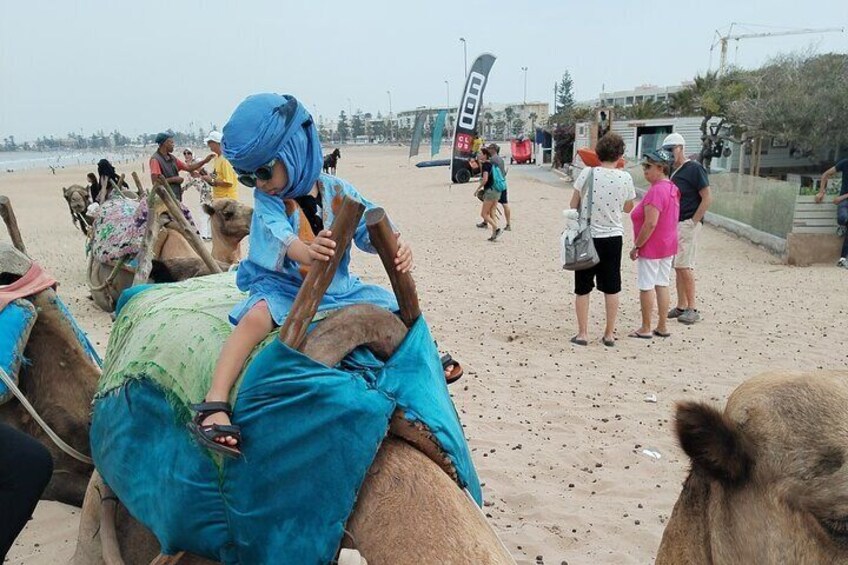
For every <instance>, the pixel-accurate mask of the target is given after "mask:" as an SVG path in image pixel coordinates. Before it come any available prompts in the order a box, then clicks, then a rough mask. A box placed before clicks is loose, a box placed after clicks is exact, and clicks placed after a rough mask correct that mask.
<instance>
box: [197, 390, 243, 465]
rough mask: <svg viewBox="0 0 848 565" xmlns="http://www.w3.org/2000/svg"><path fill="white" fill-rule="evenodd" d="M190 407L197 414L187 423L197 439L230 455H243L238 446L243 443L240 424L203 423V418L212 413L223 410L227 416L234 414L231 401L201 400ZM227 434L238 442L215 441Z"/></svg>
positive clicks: (207, 446) (219, 451)
mask: <svg viewBox="0 0 848 565" xmlns="http://www.w3.org/2000/svg"><path fill="white" fill-rule="evenodd" d="M189 408H191V409H192V410H194V411H195V412H196V414H195V416H194V418H192V420H191V422H189V423H188V424H187V426H188V429H189V431H190V432H191V434H192V435H193V436H194V437H195V438H196V439H197V441H198V442H200V444H201V445H203V447H206V448H208V449H211V450H212V451H216V452H218V453H221V454H223V455H226V456H228V457H233V458H238V457H240V456H241V450H240V449H239V448H238V446H240V445H241V428H240V427H239V426H235V425H229V426H225V425H221V424H209V425H206V426H204V425H203V424H202V422H203V420H205V419H206V418H208V417H209V416H211V415H212V414H217V413H218V412H223V413H225V414H226V415H227V416H232V415H233V409H232V407H231V406H230V403H229V402H201V403H199V404H192V405H191V406H189ZM227 436H230V437H233V438H235V440H236V442H237V443H236V445H235V446H232V445H225V444H223V443H218V442H217V441H215V440H216V439H217V438H222V437H227Z"/></svg>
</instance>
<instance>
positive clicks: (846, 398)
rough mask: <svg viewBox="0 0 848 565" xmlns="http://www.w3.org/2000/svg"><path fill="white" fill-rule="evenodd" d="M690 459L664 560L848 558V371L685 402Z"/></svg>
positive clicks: (683, 433) (682, 431) (682, 421)
mask: <svg viewBox="0 0 848 565" xmlns="http://www.w3.org/2000/svg"><path fill="white" fill-rule="evenodd" d="M676 430H677V436H678V439H679V441H680V445H681V447H682V448H683V451H685V452H686V455H688V456H689V459H690V461H691V464H692V468H691V471H690V474H689V477H688V478H687V479H686V482H685V483H684V485H683V492H682V493H681V495H680V498H679V499H678V501H677V503H676V505H675V507H674V511H673V513H672V516H671V519H670V520H669V523H668V525H667V526H666V530H665V533H664V534H663V539H662V543H661V544H660V549H659V553H658V555H657V561H656V562H657V564H658V565H666V564H671V563H705V564H715V565H724V564H731V563H798V564H807V563H809V564H813V563H845V562H848V465H846V458H848V373H845V372H842V373H815V374H797V373H768V374H764V375H760V376H758V377H755V378H753V379H750V380H749V381H747V382H745V383H743V384H742V385H741V386H739V387H738V388H737V389H736V390H735V391H734V392H733V394H732V395H731V396H730V399H729V400H728V402H727V406H726V408H725V410H724V413H721V412H719V411H718V410H716V409H715V408H713V407H711V406H708V405H706V404H702V403H695V402H685V403H681V404H679V405H678V407H677V421H676Z"/></svg>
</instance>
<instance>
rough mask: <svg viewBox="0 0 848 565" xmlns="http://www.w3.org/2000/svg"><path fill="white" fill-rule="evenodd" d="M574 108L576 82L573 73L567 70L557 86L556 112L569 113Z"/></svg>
mask: <svg viewBox="0 0 848 565" xmlns="http://www.w3.org/2000/svg"><path fill="white" fill-rule="evenodd" d="M573 108H574V83H573V81H572V80H571V73H569V72H568V71H565V72H564V73H562V78H561V79H560V81H559V85H558V86H557V96H556V107H555V108H554V114H560V113H564V114H569V113H570V112H571V110H572V109H573Z"/></svg>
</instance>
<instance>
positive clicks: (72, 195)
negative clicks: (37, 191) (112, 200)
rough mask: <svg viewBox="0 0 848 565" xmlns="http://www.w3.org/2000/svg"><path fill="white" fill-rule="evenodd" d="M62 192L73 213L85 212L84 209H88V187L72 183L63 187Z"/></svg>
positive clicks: (89, 200) (89, 201) (89, 202)
mask: <svg viewBox="0 0 848 565" xmlns="http://www.w3.org/2000/svg"><path fill="white" fill-rule="evenodd" d="M62 194H63V195H64V196H65V200H67V201H68V206H69V207H70V209H71V211H72V212H74V213H77V214H85V211H86V210H88V206H89V204H91V199H90V198H89V195H88V189H86V188H85V187H84V186H80V185H78V184H72V185H71V186H69V187H68V188H63V189H62Z"/></svg>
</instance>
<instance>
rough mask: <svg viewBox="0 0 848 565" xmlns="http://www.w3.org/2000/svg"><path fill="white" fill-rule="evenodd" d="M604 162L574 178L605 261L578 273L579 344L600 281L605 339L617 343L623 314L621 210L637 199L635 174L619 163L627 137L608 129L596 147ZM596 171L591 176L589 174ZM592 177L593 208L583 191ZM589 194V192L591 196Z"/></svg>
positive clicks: (576, 202) (585, 339)
mask: <svg viewBox="0 0 848 565" xmlns="http://www.w3.org/2000/svg"><path fill="white" fill-rule="evenodd" d="M595 150H596V151H597V153H598V159H600V160H601V166H600V167H585V168H584V169H583V171H582V172H581V173H580V175H578V177H577V180H576V181H574V189H575V190H574V192H573V193H572V196H571V208H572V209H574V210H584V211H582V212H580V214H581V215H583V214H587V215H589V217H590V218H591V222H590V223H589V229H590V232H591V235H592V243H593V244H594V245H595V250H596V251H597V252H598V258H599V259H600V261H599V262H598V264H597V265H595V266H594V267H592V268H590V269H584V270H582V271H575V273H574V310H575V312H576V314H577V335H575V336H574V337H572V338H571V343H573V344H574V345H589V295H590V294H591V292H592V289H594V288H595V285H596V284H597V287H598V290H599V291H601V292H602V293H603V294H604V310H605V312H606V325H605V327H604V336H603V338H601V341H602V343H603V344H604V345H605V346H607V347H615V320H616V318H617V316H618V304H619V297H618V295H619V293H620V292H621V250H622V248H623V247H624V243H623V242H624V225H623V224H622V222H621V213H622V212H625V213H629V212H630V211H631V210H632V209H633V201H634V200H636V188H635V187H634V186H633V177H631V176H630V173H628V172H626V171H622V170H619V169H618V168H616V165H617V164H618V160H619V159H620V158H621V156H622V155H624V140H623V139H622V138H621V136H619V135H616V134H614V133H608V134H607V135H605V136H604V137H602V138H601V139H600V140H598V144H597V147H596V149H595ZM590 174H591V175H592V179H591V181H590V180H589V175H590ZM587 182H590V183H591V184H590V185H589V186H590V187H591V188H592V198H591V200H592V209H591V210H588V209H587V208H588V206H589V203H588V201H587V202H583V197H582V194H583V193H584V192H585V193H587V194H588V188H587V190H583V189H584V187H585V186H586V184H587ZM587 200H588V197H587Z"/></svg>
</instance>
